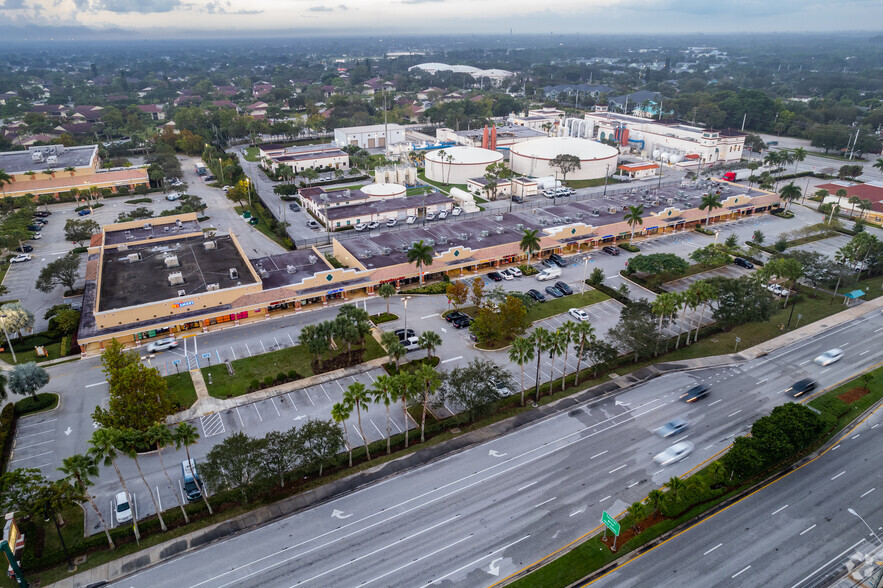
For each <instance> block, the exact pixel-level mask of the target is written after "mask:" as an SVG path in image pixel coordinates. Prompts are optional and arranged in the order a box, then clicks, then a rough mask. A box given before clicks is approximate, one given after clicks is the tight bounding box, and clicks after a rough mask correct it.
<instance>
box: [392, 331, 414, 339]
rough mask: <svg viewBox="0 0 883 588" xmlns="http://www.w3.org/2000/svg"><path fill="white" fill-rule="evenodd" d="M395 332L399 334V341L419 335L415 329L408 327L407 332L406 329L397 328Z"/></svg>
mask: <svg viewBox="0 0 883 588" xmlns="http://www.w3.org/2000/svg"><path fill="white" fill-rule="evenodd" d="M393 333H395V334H396V335H397V336H398V338H399V341H404V340H405V339H407V338H408V337H415V336H417V333H415V332H414V329H408V332H407V333H405V329H397V330H395V331H393Z"/></svg>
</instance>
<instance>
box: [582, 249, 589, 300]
mask: <svg viewBox="0 0 883 588" xmlns="http://www.w3.org/2000/svg"><path fill="white" fill-rule="evenodd" d="M586 255H587V256H586V258H585V259H584V260H583V261H584V262H585V263H583V285H582V292H583V293H585V291H586V274H588V272H589V258H588V254H586Z"/></svg>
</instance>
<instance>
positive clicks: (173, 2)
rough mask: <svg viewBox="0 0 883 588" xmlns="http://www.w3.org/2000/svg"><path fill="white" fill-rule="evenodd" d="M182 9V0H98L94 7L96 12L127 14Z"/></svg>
mask: <svg viewBox="0 0 883 588" xmlns="http://www.w3.org/2000/svg"><path fill="white" fill-rule="evenodd" d="M180 7H181V2H180V0H98V2H95V4H94V5H93V8H94V9H95V10H107V11H108V12H117V13H127V12H141V13H144V14H147V13H151V12H171V11H172V10H174V9H176V8H180Z"/></svg>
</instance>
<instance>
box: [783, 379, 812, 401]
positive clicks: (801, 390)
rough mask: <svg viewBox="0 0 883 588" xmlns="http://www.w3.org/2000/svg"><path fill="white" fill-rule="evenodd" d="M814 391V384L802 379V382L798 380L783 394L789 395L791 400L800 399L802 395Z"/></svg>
mask: <svg viewBox="0 0 883 588" xmlns="http://www.w3.org/2000/svg"><path fill="white" fill-rule="evenodd" d="M815 389H816V383H815V382H814V381H813V380H810V379H809V378H804V379H802V380H798V381H796V382H794V384H792V385H791V387H790V388H788V389H787V390H786V391H785V393H786V394H788V395H790V396H791V397H792V398H800V397H801V396H803V395H804V394H807V393H809V392H812V391H813V390H815Z"/></svg>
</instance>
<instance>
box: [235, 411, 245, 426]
mask: <svg viewBox="0 0 883 588" xmlns="http://www.w3.org/2000/svg"><path fill="white" fill-rule="evenodd" d="M234 408H235V409H236V416H238V417H239V424H240V425H241V426H242V428H243V429H244V428H245V422H243V420H242V414H240V412H239V407H238V406H236V407H234Z"/></svg>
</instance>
